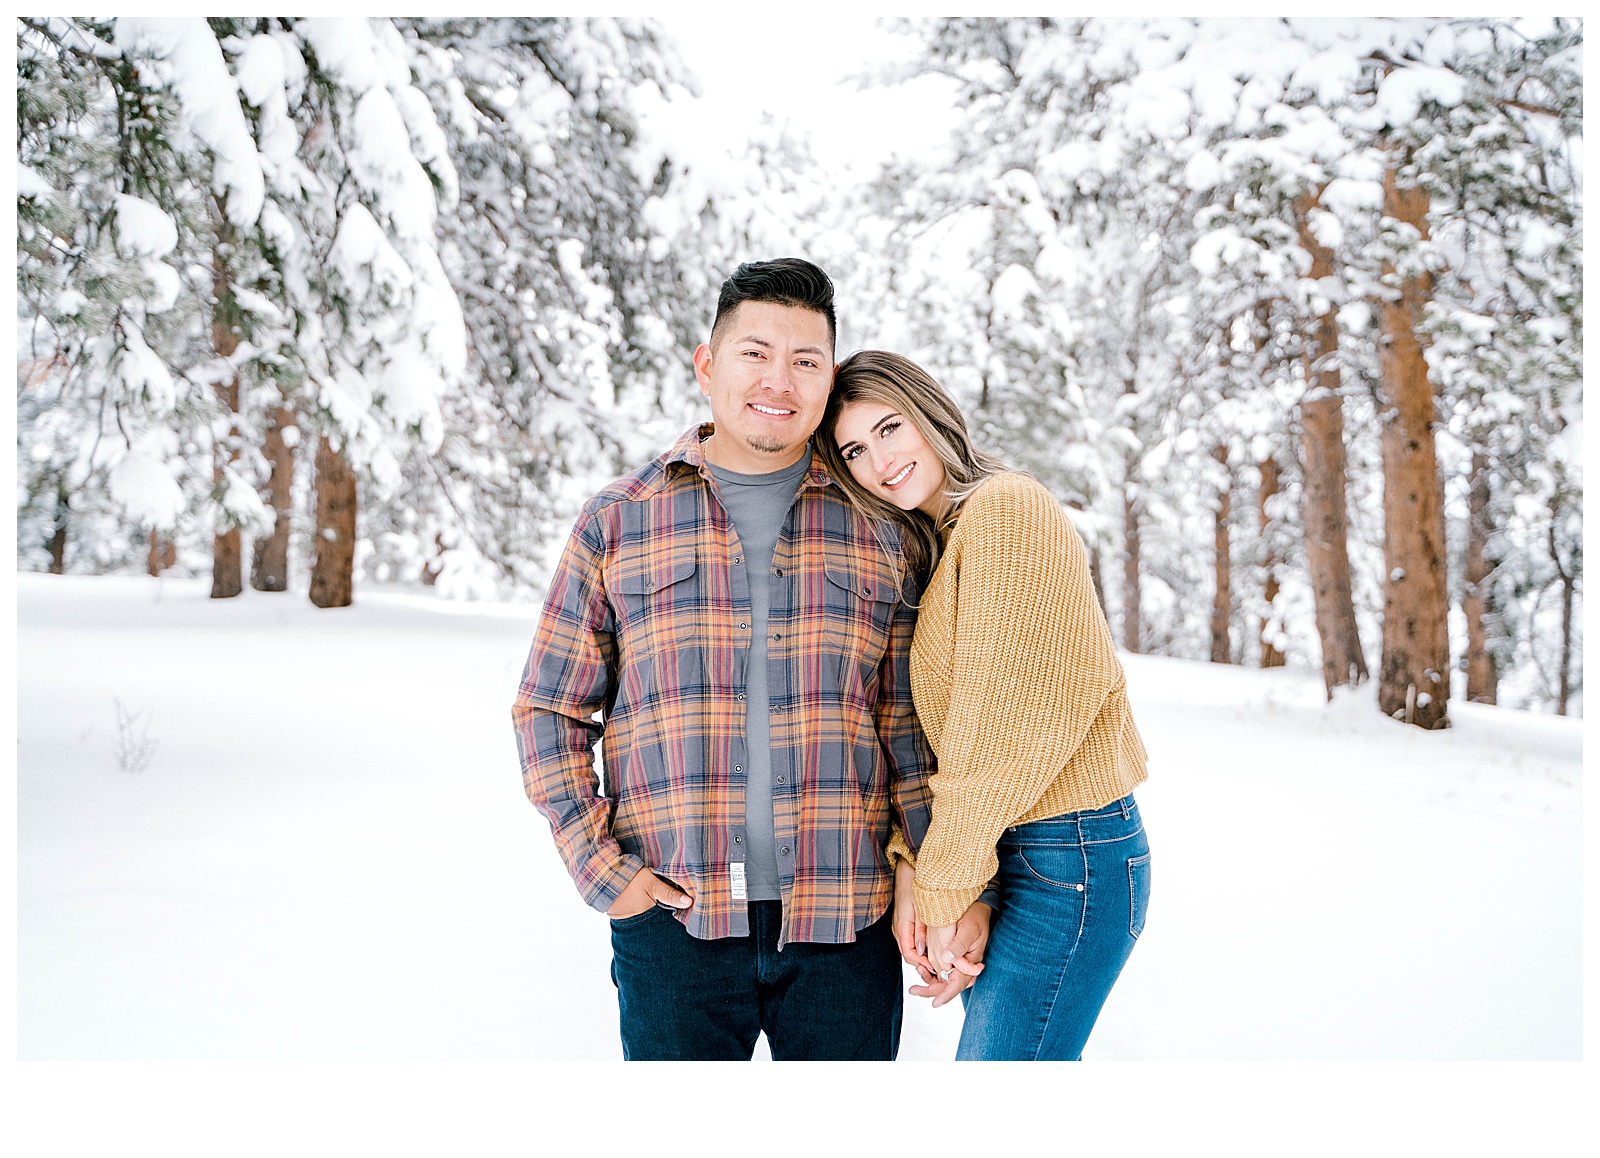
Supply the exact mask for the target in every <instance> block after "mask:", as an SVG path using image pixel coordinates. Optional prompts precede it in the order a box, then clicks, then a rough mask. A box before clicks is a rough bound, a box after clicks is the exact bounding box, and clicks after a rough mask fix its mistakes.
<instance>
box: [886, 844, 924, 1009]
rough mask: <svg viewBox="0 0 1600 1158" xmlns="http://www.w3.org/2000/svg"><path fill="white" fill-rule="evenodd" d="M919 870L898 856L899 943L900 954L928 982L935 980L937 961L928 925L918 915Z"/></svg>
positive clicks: (894, 922)
mask: <svg viewBox="0 0 1600 1158" xmlns="http://www.w3.org/2000/svg"><path fill="white" fill-rule="evenodd" d="M914 879H915V870H913V869H912V867H911V865H910V863H909V862H908V861H904V860H901V859H899V858H896V859H895V866H894V918H893V920H892V922H891V923H892V926H893V928H894V940H895V944H896V945H898V946H900V956H901V958H902V959H904V961H905V963H906V964H907V965H910V966H911V967H912V968H914V969H915V970H916V971H917V973H918V974H919V975H920V976H921V977H922V980H923V983H924V984H926V983H928V982H929V981H932V980H933V962H931V961H929V960H928V949H927V942H928V934H927V926H926V925H924V924H923V923H922V920H921V919H920V918H919V917H918V916H917V894H916V890H915V889H914V888H913V887H912V882H913V880H914Z"/></svg>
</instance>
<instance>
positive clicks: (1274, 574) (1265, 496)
mask: <svg viewBox="0 0 1600 1158" xmlns="http://www.w3.org/2000/svg"><path fill="white" fill-rule="evenodd" d="M1279 485H1280V479H1279V472H1278V460H1277V459H1275V458H1273V457H1272V456H1271V455H1270V454H1269V455H1268V456H1267V457H1266V458H1264V459H1262V460H1261V488H1260V504H1261V541H1262V542H1263V543H1264V544H1266V551H1265V554H1264V556H1263V558H1262V560H1261V569H1262V572H1263V574H1264V575H1265V576H1266V579H1265V581H1264V583H1263V584H1262V591H1261V594H1262V597H1263V599H1264V601H1265V602H1266V605H1267V617H1266V619H1264V620H1263V621H1262V624H1261V631H1259V632H1257V633H1256V634H1257V637H1258V638H1259V639H1260V640H1261V666H1262V667H1282V666H1283V665H1284V664H1285V663H1286V662H1287V660H1286V658H1285V656H1284V654H1283V652H1282V651H1280V650H1278V646H1277V645H1276V644H1275V643H1273V642H1272V641H1271V640H1269V639H1267V638H1265V635H1266V628H1267V625H1268V624H1269V623H1270V622H1272V604H1273V601H1274V600H1276V599H1277V598H1278V566H1279V564H1280V563H1281V562H1282V560H1281V559H1279V558H1278V553H1277V551H1276V550H1275V549H1274V548H1273V546H1272V541H1273V540H1272V536H1271V535H1270V534H1269V531H1270V529H1271V526H1272V519H1271V518H1270V517H1268V515H1267V500H1269V499H1271V498H1272V496H1273V495H1275V494H1277V493H1278V488H1279Z"/></svg>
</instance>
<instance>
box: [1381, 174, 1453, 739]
mask: <svg viewBox="0 0 1600 1158" xmlns="http://www.w3.org/2000/svg"><path fill="white" fill-rule="evenodd" d="M1400 163H1401V157H1400V156H1398V155H1392V156H1391V158H1390V165H1389V168H1388V169H1387V170H1386V171H1385V173H1384V179H1383V204H1384V213H1385V214H1386V215H1387V216H1389V217H1391V218H1394V219H1395V220H1396V221H1399V222H1401V223H1403V224H1405V225H1410V226H1412V227H1413V228H1415V229H1416V230H1417V231H1418V232H1419V233H1420V234H1421V236H1422V238H1423V240H1427V238H1428V193H1427V191H1426V190H1425V189H1421V188H1418V187H1415V186H1411V187H1402V186H1401V185H1400V183H1399V179H1398V174H1397V171H1396V170H1397V168H1398V166H1399V164H1400ZM1383 272H1384V275H1385V277H1386V279H1390V280H1394V281H1397V282H1398V284H1397V285H1396V286H1394V287H1393V288H1394V289H1395V290H1396V291H1397V292H1395V293H1394V294H1393V295H1392V296H1389V297H1386V298H1385V299H1384V301H1383V302H1382V303H1381V307H1380V316H1381V323H1382V340H1381V341H1380V342H1379V359H1380V365H1381V368H1382V379H1383V396H1384V403H1385V411H1384V414H1383V421H1382V432H1383V433H1382V440H1381V441H1382V447H1383V540H1384V541H1383V558H1384V572H1385V574H1384V584H1383V656H1382V660H1381V663H1380V665H1379V672H1378V707H1379V709H1380V710H1381V711H1383V712H1384V713H1385V714H1386V715H1389V716H1393V717H1395V718H1396V719H1400V720H1404V721H1405V722H1406V723H1408V724H1415V725H1417V726H1418V727H1421V728H1444V727H1448V726H1449V723H1450V719H1449V713H1448V707H1449V703H1450V679H1449V665H1450V637H1449V627H1448V622H1447V618H1446V617H1447V613H1448V609H1449V594H1448V591H1447V589H1446V585H1445V578H1446V576H1445V538H1444V494H1443V488H1442V486H1441V484H1440V479H1439V468H1438V462H1437V459H1436V457H1435V453H1434V440H1433V422H1434V397H1433V384H1432V383H1431V382H1430V381H1429V380H1428V363H1427V361H1426V359H1425V358H1424V357H1423V343H1422V338H1421V335H1420V332H1419V330H1420V327H1421V325H1422V322H1423V317H1424V310H1425V308H1426V306H1427V303H1428V301H1429V299H1430V297H1431V296H1432V293H1433V278H1432V276H1431V275H1430V274H1429V273H1428V272H1427V271H1425V270H1416V269H1413V270H1409V271H1408V272H1407V273H1406V274H1404V275H1402V274H1400V273H1399V272H1398V271H1396V270H1395V269H1394V268H1393V267H1392V266H1390V265H1388V264H1387V263H1385V266H1384V270H1383Z"/></svg>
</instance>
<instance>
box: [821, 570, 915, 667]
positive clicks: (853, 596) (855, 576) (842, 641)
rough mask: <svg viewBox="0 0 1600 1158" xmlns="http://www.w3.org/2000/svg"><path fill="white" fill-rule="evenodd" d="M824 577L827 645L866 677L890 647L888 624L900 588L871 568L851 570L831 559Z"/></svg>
mask: <svg viewBox="0 0 1600 1158" xmlns="http://www.w3.org/2000/svg"><path fill="white" fill-rule="evenodd" d="M823 575H824V577H825V578H826V580H827V582H825V583H824V584H823V604H824V620H825V626H824V629H823V635H824V637H825V642H826V644H827V645H831V646H832V647H834V648H836V649H838V650H839V651H840V652H842V653H843V658H844V659H845V660H846V661H847V663H848V662H853V663H855V664H856V665H858V667H859V670H860V671H861V673H862V676H863V677H866V676H867V674H868V673H869V672H871V671H873V670H875V669H876V668H877V666H878V663H879V661H880V660H882V658H883V653H884V651H885V650H886V649H887V648H888V645H889V623H890V621H891V620H892V619H893V617H894V609H895V604H897V603H899V602H900V588H899V587H898V586H897V585H896V584H895V583H894V582H892V581H891V580H890V579H888V577H887V576H885V575H882V574H880V573H878V572H876V571H874V570H873V569H871V568H862V567H851V566H848V565H845V564H840V563H836V562H834V561H832V560H830V561H829V562H828V563H827V565H826V567H825V569H824V571H823Z"/></svg>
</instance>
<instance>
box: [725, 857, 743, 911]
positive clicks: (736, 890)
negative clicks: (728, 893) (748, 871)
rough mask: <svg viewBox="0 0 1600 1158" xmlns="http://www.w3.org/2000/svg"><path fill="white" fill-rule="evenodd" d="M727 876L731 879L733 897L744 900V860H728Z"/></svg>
mask: <svg viewBox="0 0 1600 1158" xmlns="http://www.w3.org/2000/svg"><path fill="white" fill-rule="evenodd" d="M728 876H729V877H731V878H732V880H733V899H734V900H736V901H742V900H744V899H745V897H746V894H745V887H744V861H742V860H730V861H729V862H728Z"/></svg>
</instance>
